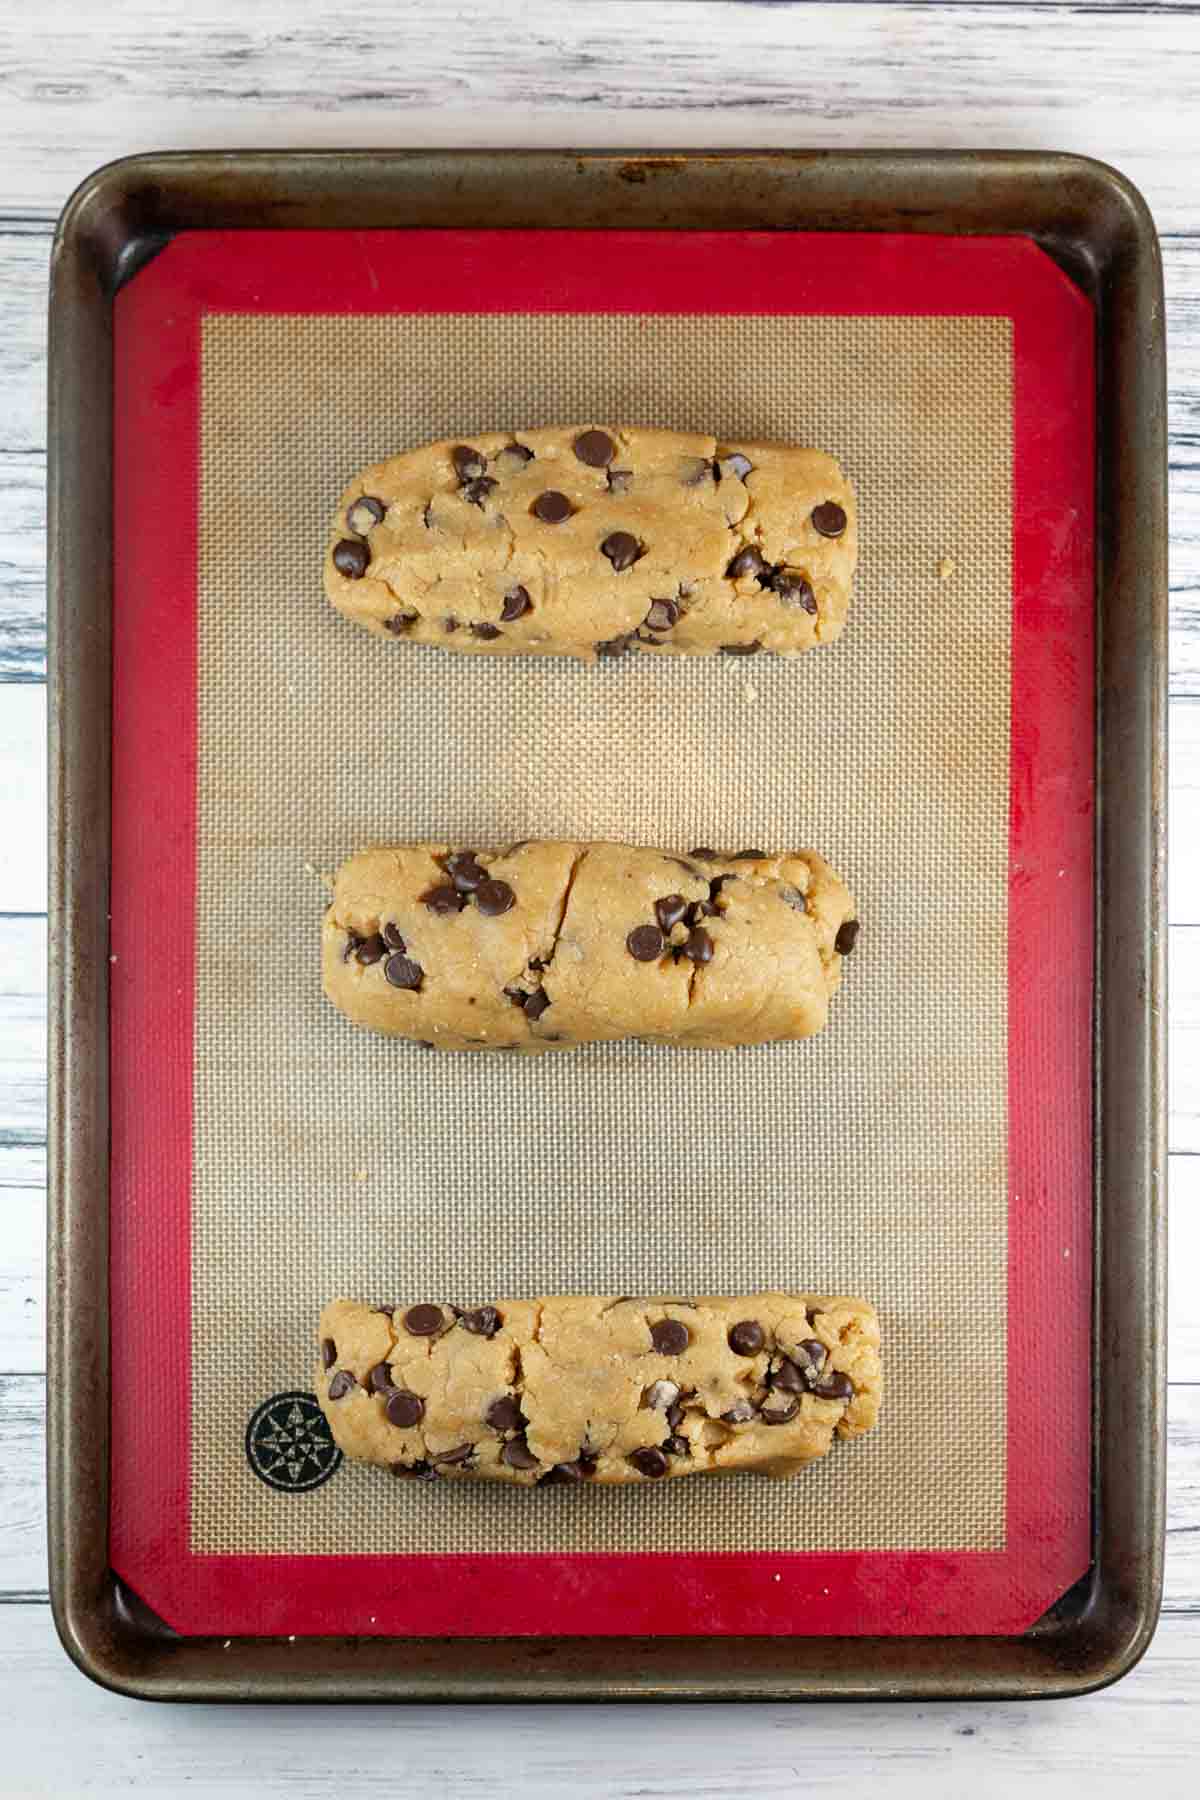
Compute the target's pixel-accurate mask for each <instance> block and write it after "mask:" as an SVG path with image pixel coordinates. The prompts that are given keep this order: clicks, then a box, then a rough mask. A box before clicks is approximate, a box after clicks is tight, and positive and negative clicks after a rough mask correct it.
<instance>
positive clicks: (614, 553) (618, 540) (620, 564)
mask: <svg viewBox="0 0 1200 1800" xmlns="http://www.w3.org/2000/svg"><path fill="white" fill-rule="evenodd" d="M600 554H601V556H607V558H608V560H609V562H610V563H611V564H612V566H613V568H614V569H615V570H616V572H617V574H618V575H619V574H621V572H622V571H623V570H624V569H631V568H632V567H633V565H634V563H635V562H637V560H638V558H639V557H640V556H643V555H644V554H645V552H644V550H643V548H642V545H641V544H639V543H638V541H637V539H636V538H635V537H634V535H633V533H632V532H630V531H610V532H609V534H608V536H607V537H606V538H605V539H604V541H603V543H602V544H601V545H600Z"/></svg>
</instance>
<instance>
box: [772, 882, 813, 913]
mask: <svg viewBox="0 0 1200 1800" xmlns="http://www.w3.org/2000/svg"><path fill="white" fill-rule="evenodd" d="M778 892H779V898H780V899H781V900H782V901H783V904H784V905H785V906H790V907H791V909H792V911H793V912H801V913H802V912H807V911H808V901H807V900H806V899H805V898H804V895H803V894H802V893H801V892H800V889H799V888H798V887H792V885H791V884H790V882H784V883H783V884H782V885H781V886H780V888H779V890H778Z"/></svg>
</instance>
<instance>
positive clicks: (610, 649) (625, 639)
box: [596, 631, 636, 657]
mask: <svg viewBox="0 0 1200 1800" xmlns="http://www.w3.org/2000/svg"><path fill="white" fill-rule="evenodd" d="M635 635H636V634H635V633H634V632H632V631H623V632H622V633H621V635H620V637H615V638H605V640H604V642H603V643H601V644H597V645H596V655H597V656H607V657H614V656H624V654H625V652H626V651H627V650H628V649H629V647H630V646H631V644H632V643H633V640H634V637H635Z"/></svg>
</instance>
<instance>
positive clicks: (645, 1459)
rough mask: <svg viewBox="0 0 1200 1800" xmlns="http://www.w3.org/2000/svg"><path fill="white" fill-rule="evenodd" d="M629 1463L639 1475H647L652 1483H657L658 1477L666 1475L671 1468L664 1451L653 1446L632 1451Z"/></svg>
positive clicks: (648, 1445)
mask: <svg viewBox="0 0 1200 1800" xmlns="http://www.w3.org/2000/svg"><path fill="white" fill-rule="evenodd" d="M629 1461H630V1462H631V1463H632V1464H633V1466H634V1468H635V1469H636V1470H637V1472H638V1474H639V1475H645V1476H646V1477H647V1478H648V1479H649V1480H651V1481H657V1479H658V1477H659V1476H660V1475H665V1474H666V1473H667V1471H668V1469H669V1468H670V1466H671V1465H670V1464H669V1463H668V1461H667V1459H666V1457H665V1456H664V1455H663V1453H662V1451H661V1450H656V1449H655V1448H654V1446H653V1444H647V1445H645V1447H644V1448H643V1449H641V1450H633V1451H631V1452H630V1456H629Z"/></svg>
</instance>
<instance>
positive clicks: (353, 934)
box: [342, 926, 363, 962]
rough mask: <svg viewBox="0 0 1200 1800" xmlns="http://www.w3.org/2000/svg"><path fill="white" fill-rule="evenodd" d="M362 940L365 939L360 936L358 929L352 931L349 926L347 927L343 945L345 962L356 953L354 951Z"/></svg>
mask: <svg viewBox="0 0 1200 1800" xmlns="http://www.w3.org/2000/svg"><path fill="white" fill-rule="evenodd" d="M362 941H363V940H362V939H361V938H360V937H359V935H358V933H357V931H351V930H350V927H349V926H347V927H346V941H345V943H344V944H343V945H342V961H343V962H349V961H350V958H351V957H352V956H353V955H354V952H355V951H356V950H357V949H358V946H359V945H360V944H361V943H362Z"/></svg>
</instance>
